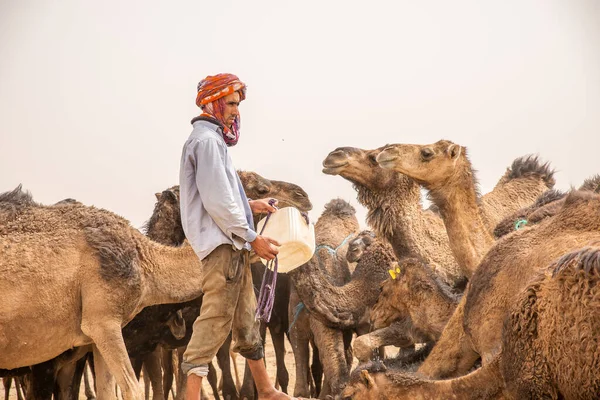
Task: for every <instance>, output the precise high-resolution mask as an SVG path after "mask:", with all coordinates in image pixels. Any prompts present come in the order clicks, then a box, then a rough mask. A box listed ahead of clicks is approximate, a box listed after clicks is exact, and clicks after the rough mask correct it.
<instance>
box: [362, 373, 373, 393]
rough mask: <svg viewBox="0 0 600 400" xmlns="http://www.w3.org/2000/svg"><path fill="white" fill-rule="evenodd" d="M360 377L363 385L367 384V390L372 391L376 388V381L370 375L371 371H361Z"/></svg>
mask: <svg viewBox="0 0 600 400" xmlns="http://www.w3.org/2000/svg"><path fill="white" fill-rule="evenodd" d="M360 377H361V379H362V380H363V383H364V384H365V386H366V387H367V389H371V388H373V386H375V381H374V380H373V378H372V377H371V375H369V371H367V370H366V369H363V370H362V371H360Z"/></svg>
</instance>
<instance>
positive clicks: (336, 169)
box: [323, 162, 349, 175]
mask: <svg viewBox="0 0 600 400" xmlns="http://www.w3.org/2000/svg"><path fill="white" fill-rule="evenodd" d="M348 164H349V163H348V162H341V163H337V164H325V163H323V173H324V174H327V175H338V174H339V173H340V171H341V170H342V169H343V168H344V167H345V166H347V165H348Z"/></svg>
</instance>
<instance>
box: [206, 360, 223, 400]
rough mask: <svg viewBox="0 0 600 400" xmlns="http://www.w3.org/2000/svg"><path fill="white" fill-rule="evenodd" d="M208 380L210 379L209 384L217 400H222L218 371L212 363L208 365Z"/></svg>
mask: <svg viewBox="0 0 600 400" xmlns="http://www.w3.org/2000/svg"><path fill="white" fill-rule="evenodd" d="M206 378H207V379H208V384H209V385H210V387H211V389H212V391H213V394H214V395H213V396H214V398H215V400H220V397H219V388H218V387H217V369H216V368H215V365H214V364H213V363H212V362H210V363H209V364H208V376H207V377H206Z"/></svg>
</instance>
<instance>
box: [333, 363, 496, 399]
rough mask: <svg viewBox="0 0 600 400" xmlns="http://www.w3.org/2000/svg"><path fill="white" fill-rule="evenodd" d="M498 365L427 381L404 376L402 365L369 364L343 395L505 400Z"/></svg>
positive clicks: (364, 366) (356, 397)
mask: <svg viewBox="0 0 600 400" xmlns="http://www.w3.org/2000/svg"><path fill="white" fill-rule="evenodd" d="M497 364H498V363H497V362H496V363H493V364H490V365H488V366H485V367H482V368H479V369H477V370H475V371H474V372H472V373H470V374H468V375H466V376H463V377H460V378H457V379H451V380H441V381H436V380H429V379H425V378H423V377H420V376H418V375H414V374H412V373H409V372H407V368H406V366H405V365H399V366H398V365H394V364H392V365H390V366H386V364H385V363H384V362H381V361H379V362H371V363H368V364H365V365H361V366H359V367H358V368H357V369H356V370H355V371H353V372H352V375H351V376H350V381H349V382H348V385H346V388H345V389H344V391H343V392H342V398H344V399H360V400H388V399H389V400H437V399H461V400H500V399H505V398H506V397H505V396H504V393H503V390H502V389H503V387H502V379H501V377H500V373H499V369H498V365H497Z"/></svg>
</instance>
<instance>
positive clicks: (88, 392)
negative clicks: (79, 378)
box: [83, 355, 96, 400]
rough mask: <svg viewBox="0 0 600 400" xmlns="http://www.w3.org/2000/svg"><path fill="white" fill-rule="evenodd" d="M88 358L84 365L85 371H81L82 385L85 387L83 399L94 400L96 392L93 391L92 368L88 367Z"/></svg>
mask: <svg viewBox="0 0 600 400" xmlns="http://www.w3.org/2000/svg"><path fill="white" fill-rule="evenodd" d="M90 361H91V360H90V357H89V355H88V358H87V360H86V363H85V370H84V371H83V384H84V386H85V397H86V398H87V400H94V399H96V391H95V390H94V386H95V383H93V380H94V377H93V375H92V370H91V369H92V367H91V366H90Z"/></svg>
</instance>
